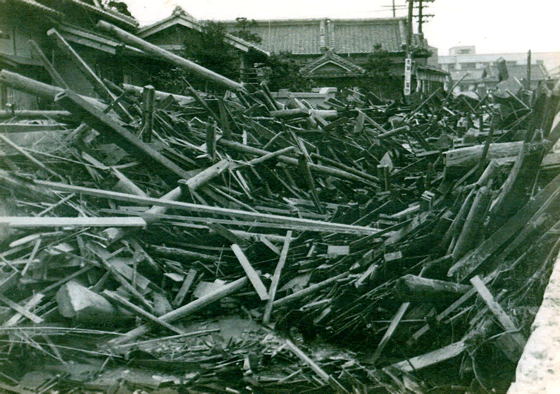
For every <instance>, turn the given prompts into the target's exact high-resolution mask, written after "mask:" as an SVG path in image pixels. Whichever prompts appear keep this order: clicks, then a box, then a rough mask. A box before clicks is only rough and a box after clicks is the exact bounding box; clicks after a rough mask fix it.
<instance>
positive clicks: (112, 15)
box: [64, 0, 138, 29]
mask: <svg viewBox="0 0 560 394" xmlns="http://www.w3.org/2000/svg"><path fill="white" fill-rule="evenodd" d="M64 1H66V2H69V3H72V4H74V5H76V6H78V7H81V8H83V9H85V10H88V11H91V12H93V13H96V14H98V15H102V16H103V17H105V18H106V19H107V20H108V21H112V22H117V23H118V24H121V25H123V26H126V27H128V28H131V29H136V28H137V27H138V21H137V20H136V19H134V18H132V17H129V16H127V15H123V14H120V13H118V12H115V11H111V10H105V9H103V8H99V7H96V6H94V5H91V4H88V3H84V2H82V1H80V0H64Z"/></svg>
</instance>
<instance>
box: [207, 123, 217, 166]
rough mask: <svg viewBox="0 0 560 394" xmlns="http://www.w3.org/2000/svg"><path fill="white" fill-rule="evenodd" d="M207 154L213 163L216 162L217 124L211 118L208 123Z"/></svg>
mask: <svg viewBox="0 0 560 394" xmlns="http://www.w3.org/2000/svg"><path fill="white" fill-rule="evenodd" d="M206 153H207V154H208V157H209V158H210V160H212V162H214V161H215V160H216V123H214V120H213V119H211V118H209V119H208V122H207V123H206Z"/></svg>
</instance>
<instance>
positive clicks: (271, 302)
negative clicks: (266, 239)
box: [263, 231, 292, 324]
mask: <svg viewBox="0 0 560 394" xmlns="http://www.w3.org/2000/svg"><path fill="white" fill-rule="evenodd" d="M291 242H292V232H291V231H288V232H287V233H286V239H285V241H284V246H283V247H282V252H281V253H280V258H279V259H278V264H277V265H276V268H275V269H274V274H273V276H272V282H271V284H270V290H269V293H268V296H269V299H268V302H267V303H266V306H265V308H264V314H263V324H268V323H269V321H270V316H271V315H272V307H273V305H274V299H275V298H276V290H277V289H278V284H279V283H280V275H281V274H282V269H283V268H284V265H285V264H286V259H287V258H288V251H289V249H290V243H291Z"/></svg>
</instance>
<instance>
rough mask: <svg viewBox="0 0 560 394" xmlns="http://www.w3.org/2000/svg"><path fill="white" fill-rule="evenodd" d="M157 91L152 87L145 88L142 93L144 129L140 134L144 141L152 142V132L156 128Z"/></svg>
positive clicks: (142, 128)
mask: <svg viewBox="0 0 560 394" xmlns="http://www.w3.org/2000/svg"><path fill="white" fill-rule="evenodd" d="M155 94H156V90H155V88H154V87H153V86H152V85H147V86H144V91H143V92H142V98H143V100H142V127H141V129H140V134H141V135H142V141H144V142H152V130H153V128H154V108H155V104H156V98H155Z"/></svg>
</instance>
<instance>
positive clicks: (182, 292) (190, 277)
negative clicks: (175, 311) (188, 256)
mask: <svg viewBox="0 0 560 394" xmlns="http://www.w3.org/2000/svg"><path fill="white" fill-rule="evenodd" d="M196 273H197V272H196V270H195V269H192V268H191V269H190V270H189V272H188V273H187V277H186V278H185V280H184V282H183V284H182V285H181V288H180V289H179V292H178V293H177V295H176V296H175V299H174V300H173V306H174V307H175V308H178V307H180V306H181V305H182V304H183V301H184V300H185V297H186V295H187V293H188V292H189V290H190V288H191V286H192V284H193V283H194V279H195V278H196Z"/></svg>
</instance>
